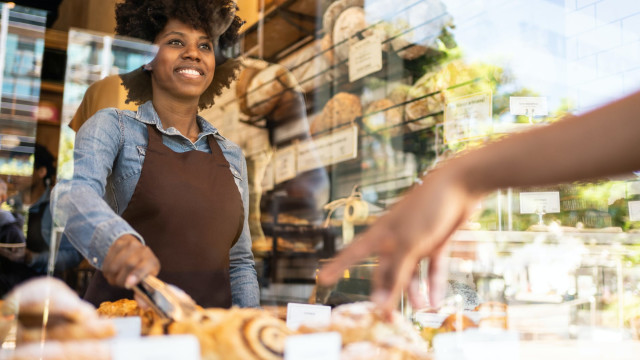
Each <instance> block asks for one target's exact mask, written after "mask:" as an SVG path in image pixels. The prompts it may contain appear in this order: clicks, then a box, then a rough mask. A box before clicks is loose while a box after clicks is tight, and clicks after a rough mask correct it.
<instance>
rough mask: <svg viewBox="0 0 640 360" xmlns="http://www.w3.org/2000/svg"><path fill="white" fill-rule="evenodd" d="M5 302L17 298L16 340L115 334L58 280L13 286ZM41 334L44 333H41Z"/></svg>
mask: <svg viewBox="0 0 640 360" xmlns="http://www.w3.org/2000/svg"><path fill="white" fill-rule="evenodd" d="M7 299H9V300H10V301H11V300H12V299H17V300H16V301H17V302H18V307H19V313H18V331H17V336H16V338H17V341H18V342H19V343H20V342H30V341H41V340H42V339H43V338H44V339H47V340H61V341H66V340H81V339H103V338H108V337H112V336H113V335H115V328H114V326H113V324H112V323H111V321H109V320H107V319H100V318H99V317H98V314H97V313H96V312H95V308H94V307H93V306H91V304H89V303H87V302H85V301H83V300H81V299H80V298H79V297H78V295H76V293H75V292H73V291H72V290H71V289H70V288H69V287H68V286H67V285H66V284H65V283H64V282H62V281H61V280H58V279H55V278H51V277H42V278H37V279H34V280H30V281H27V282H25V283H23V284H22V285H20V286H18V287H16V288H15V289H14V290H12V291H11V292H10V293H9V294H8V295H7ZM43 331H44V333H43Z"/></svg>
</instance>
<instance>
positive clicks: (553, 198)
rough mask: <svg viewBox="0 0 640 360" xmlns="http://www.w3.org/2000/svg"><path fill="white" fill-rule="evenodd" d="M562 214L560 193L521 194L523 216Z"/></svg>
mask: <svg viewBox="0 0 640 360" xmlns="http://www.w3.org/2000/svg"><path fill="white" fill-rule="evenodd" d="M559 212H560V193H559V192H557V191H548V192H523V193H520V213H521V214H552V213H559Z"/></svg>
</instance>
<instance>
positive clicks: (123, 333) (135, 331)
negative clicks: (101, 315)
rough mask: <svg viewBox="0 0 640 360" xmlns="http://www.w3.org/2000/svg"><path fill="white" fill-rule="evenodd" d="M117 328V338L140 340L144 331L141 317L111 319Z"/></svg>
mask: <svg viewBox="0 0 640 360" xmlns="http://www.w3.org/2000/svg"><path fill="white" fill-rule="evenodd" d="M111 321H112V322H113V325H114V326H115V327H116V337H119V338H138V337H140V334H141V331H142V321H141V320H140V316H128V317H117V318H113V319H111Z"/></svg>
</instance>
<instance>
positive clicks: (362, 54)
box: [349, 36, 382, 82]
mask: <svg viewBox="0 0 640 360" xmlns="http://www.w3.org/2000/svg"><path fill="white" fill-rule="evenodd" d="M381 69H382V43H381V42H380V39H379V38H378V37H377V36H369V37H367V38H365V39H363V40H360V41H358V42H356V43H354V44H351V46H349V81H350V82H354V81H356V80H358V79H360V78H363V77H365V76H367V75H369V74H373V73H374V72H376V71H380V70H381Z"/></svg>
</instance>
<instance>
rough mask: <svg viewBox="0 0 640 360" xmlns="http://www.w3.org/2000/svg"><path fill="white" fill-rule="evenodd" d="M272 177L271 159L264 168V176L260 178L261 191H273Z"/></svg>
mask: <svg viewBox="0 0 640 360" xmlns="http://www.w3.org/2000/svg"><path fill="white" fill-rule="evenodd" d="M273 179H274V175H273V159H271V160H270V161H269V162H268V163H267V166H265V168H264V176H263V177H262V181H261V182H260V185H261V187H262V191H269V190H273V187H274V186H275V184H274V180H273Z"/></svg>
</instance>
